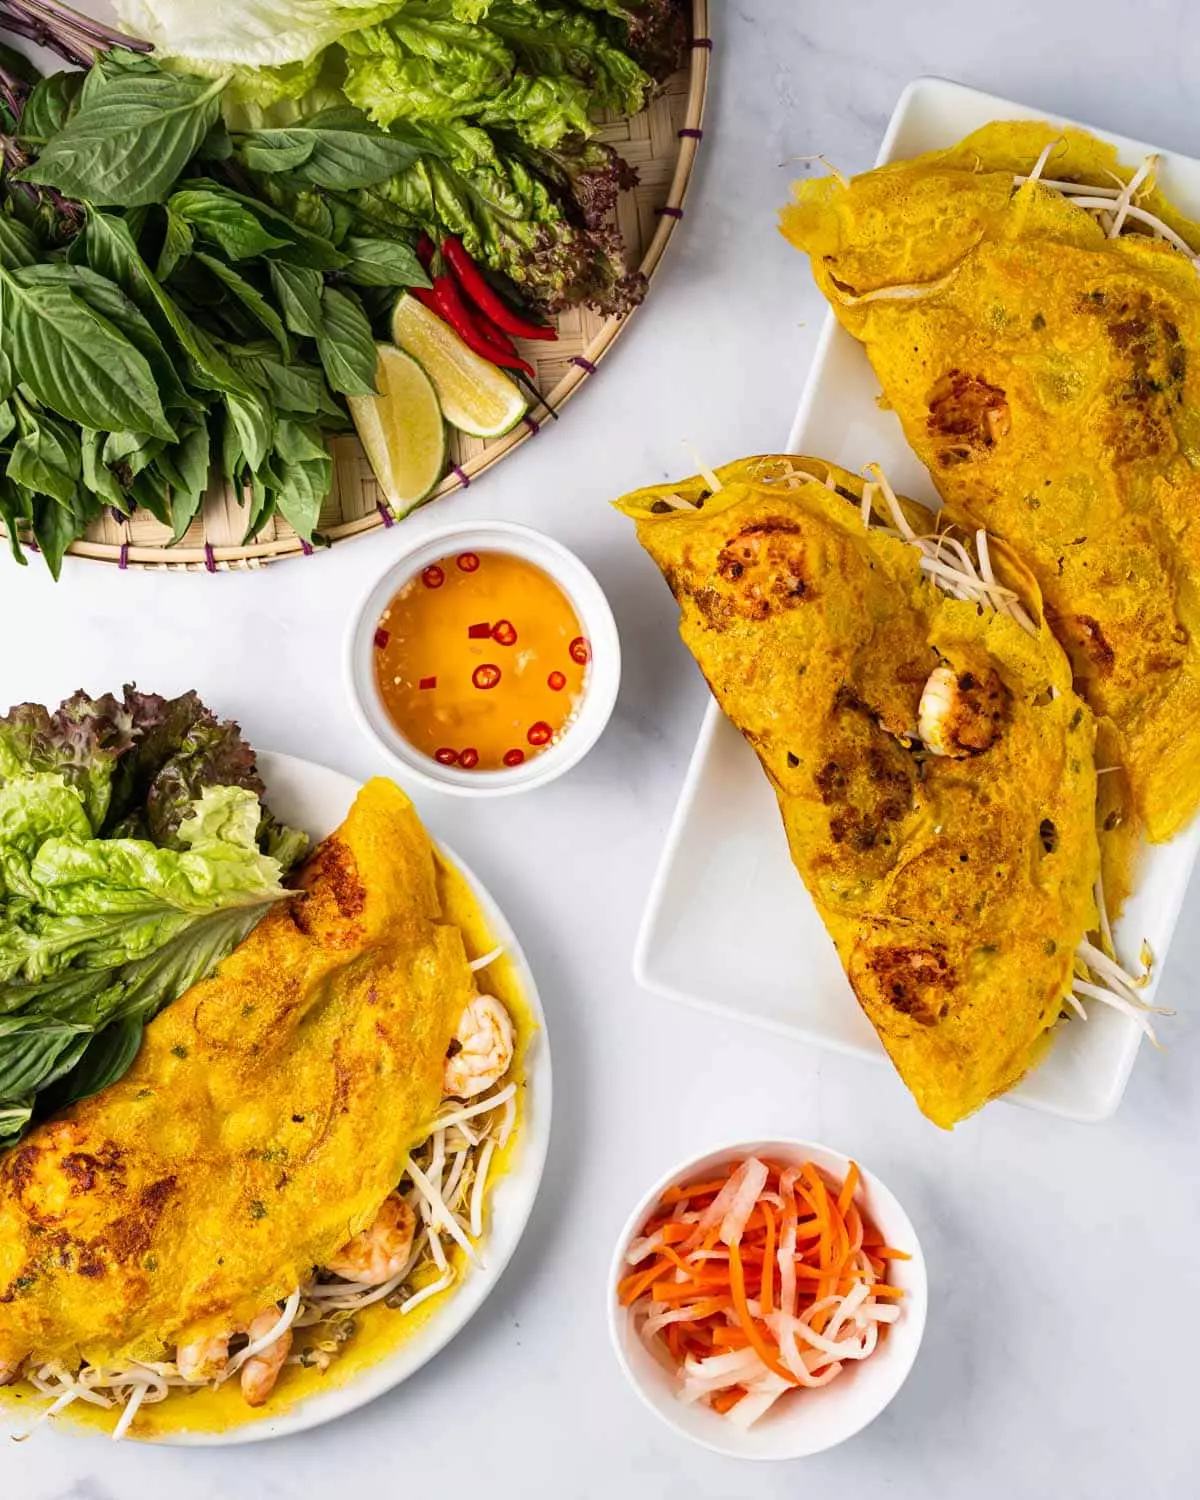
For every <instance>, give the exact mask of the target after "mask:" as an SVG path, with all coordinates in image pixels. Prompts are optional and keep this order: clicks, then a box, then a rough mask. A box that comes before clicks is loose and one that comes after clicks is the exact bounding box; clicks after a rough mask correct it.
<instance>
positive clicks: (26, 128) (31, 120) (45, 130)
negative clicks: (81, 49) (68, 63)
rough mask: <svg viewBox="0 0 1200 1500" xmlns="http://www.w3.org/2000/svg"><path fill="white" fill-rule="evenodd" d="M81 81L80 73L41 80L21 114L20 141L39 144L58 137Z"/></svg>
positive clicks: (56, 74) (64, 73)
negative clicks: (55, 136) (52, 137)
mask: <svg viewBox="0 0 1200 1500" xmlns="http://www.w3.org/2000/svg"><path fill="white" fill-rule="evenodd" d="M83 79H84V75H83V74H82V73H72V72H65V71H64V72H62V73H51V75H50V77H49V78H43V79H42V80H41V82H40V83H38V85H37V86H36V88H35V89H34V91H33V93H32V94H30V96H29V98H28V99H27V100H26V102H25V108H24V109H23V110H22V111H21V139H22V140H23V141H32V142H39V143H40V142H42V141H48V140H49V139H50V138H51V136H54V135H57V134H58V132H59V131H60V130H61V129H62V128H63V126H64V125H65V124H66V123H67V118H68V116H69V115H70V113H71V109H72V106H73V105H74V104H75V101H76V100H77V99H78V97H79V90H80V89H81V88H82V86H83Z"/></svg>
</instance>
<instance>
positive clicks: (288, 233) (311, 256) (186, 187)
mask: <svg viewBox="0 0 1200 1500" xmlns="http://www.w3.org/2000/svg"><path fill="white" fill-rule="evenodd" d="M196 190H205V191H208V192H215V193H219V194H220V195H221V196H222V197H224V198H226V199H227V200H229V201H230V202H232V203H240V204H242V206H243V207H245V208H248V209H249V210H250V211H251V213H253V214H254V216H255V218H256V219H257V220H258V221H259V223H260V224H262V225H264V226H265V227H266V228H267V229H274V230H276V231H277V232H278V235H279V237H280V238H281V239H283V240H285V241H287V242H288V243H285V244H284V245H282V246H280V247H279V249H277V250H273V251H271V258H272V259H273V260H286V261H288V262H289V263H290V264H291V265H294V266H313V267H315V268H316V269H317V270H318V271H338V270H340V269H341V268H342V266H344V265H345V264H346V257H345V256H344V255H340V254H339V253H338V251H337V250H335V249H334V247H333V246H332V245H331V244H330V243H329V240H328V239H326V238H325V237H324V236H323V235H319V234H313V233H312V231H311V230H308V229H305V228H303V227H302V226H301V225H299V224H297V223H295V222H294V221H293V220H292V219H289V218H288V216H287V215H286V214H283V213H280V212H279V210H278V209H274V208H271V207H269V206H268V205H267V204H266V203H262V202H260V201H259V200H258V199H257V198H247V197H246V196H245V195H244V194H242V193H235V192H232V191H231V190H230V189H229V188H227V187H223V186H222V185H221V183H219V182H214V181H213V180H212V179H211V178H209V177H195V178H188V179H187V180H185V181H184V182H181V183H180V184H179V187H178V191H179V192H193V191H196Z"/></svg>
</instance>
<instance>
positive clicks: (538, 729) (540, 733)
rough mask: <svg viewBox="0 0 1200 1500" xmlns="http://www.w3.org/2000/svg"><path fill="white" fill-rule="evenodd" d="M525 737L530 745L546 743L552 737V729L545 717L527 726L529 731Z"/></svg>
mask: <svg viewBox="0 0 1200 1500" xmlns="http://www.w3.org/2000/svg"><path fill="white" fill-rule="evenodd" d="M525 738H526V739H527V740H528V741H529V743H530V744H531V745H548V744H549V743H550V741H551V740H552V739H553V738H554V731H553V729H551V728H550V726H549V724H547V723H546V721H545V719H539V720H538V721H537V723H536V724H531V725H530V726H529V733H528V734H527V735H526V736H525Z"/></svg>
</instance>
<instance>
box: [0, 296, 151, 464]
mask: <svg viewBox="0 0 1200 1500" xmlns="http://www.w3.org/2000/svg"><path fill="white" fill-rule="evenodd" d="M0 337H3V339H4V344H5V349H6V352H7V353H8V356H9V358H10V359H11V360H12V362H13V364H14V365H15V366H16V368H17V371H18V373H19V374H20V376H21V379H22V380H23V381H24V382H25V384H26V385H28V386H29V388H30V390H31V391H32V392H33V394H34V395H35V396H36V397H37V398H38V400H39V401H40V402H41V403H42V404H43V405H44V406H50V407H53V408H54V410H56V411H59V412H61V413H62V414H63V416H65V417H70V418H71V420H72V421H75V422H78V423H79V425H80V426H81V427H103V428H113V427H133V428H137V429H138V430H139V431H142V432H156V433H160V434H162V436H164V437H171V436H173V433H172V429H171V425H170V423H169V422H168V421H167V419H166V416H165V415H164V413H163V409H162V402H161V401H160V400H159V396H158V389H157V386H156V385H155V381H154V375H153V373H152V372H151V369H150V366H149V365H148V364H147V362H146V359H145V356H144V355H142V354H140V353H139V352H138V351H137V350H136V349H135V348H134V347H133V345H132V344H131V343H130V342H129V340H128V339H127V338H125V337H124V336H123V335H122V334H120V333H118V331H117V330H116V328H114V327H113V325H112V324H111V323H110V322H108V320H107V319H105V318H102V317H100V316H99V315H98V314H97V313H95V312H93V311H92V309H91V308H90V307H89V306H88V305H87V303H86V302H84V301H83V300H82V299H81V298H79V297H77V296H76V295H75V293H74V292H72V291H70V290H69V289H68V288H67V287H65V286H54V285H49V286H39V287H37V289H36V291H35V290H33V289H29V290H27V289H26V288H24V287H22V286H21V285H20V284H19V283H18V282H17V281H16V280H14V278H13V277H12V276H11V275H10V274H9V273H8V272H6V271H3V270H0Z"/></svg>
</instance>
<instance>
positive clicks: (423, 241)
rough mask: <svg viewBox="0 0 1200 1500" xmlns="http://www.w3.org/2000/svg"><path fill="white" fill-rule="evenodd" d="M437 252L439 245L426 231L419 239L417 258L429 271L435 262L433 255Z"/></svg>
mask: <svg viewBox="0 0 1200 1500" xmlns="http://www.w3.org/2000/svg"><path fill="white" fill-rule="evenodd" d="M436 254H437V246H436V245H435V244H434V243H433V241H432V240H431V239H430V238H429V236H428V235H427V234H425V233H424V232H422V233H421V235H420V236H419V238H418V239H417V259H418V260H419V261H420V262H421V264H422V266H424V268H425V269H426V270H427V271H428V269H429V267H430V266H431V265H432V264H433V257H434V256H435V255H436Z"/></svg>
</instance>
